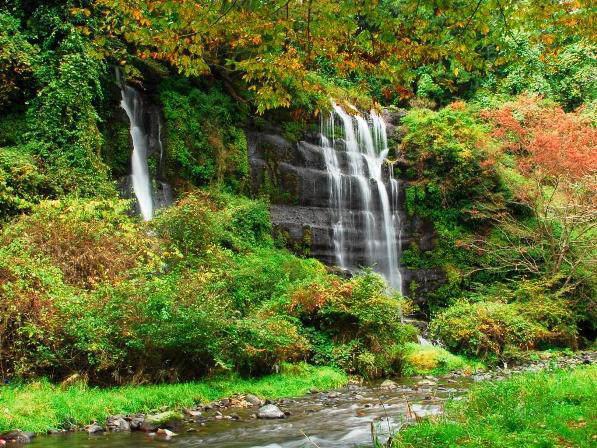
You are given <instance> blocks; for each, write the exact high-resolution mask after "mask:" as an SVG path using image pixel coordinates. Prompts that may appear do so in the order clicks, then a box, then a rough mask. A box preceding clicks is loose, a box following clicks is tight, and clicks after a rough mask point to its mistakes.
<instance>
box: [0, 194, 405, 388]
mask: <svg viewBox="0 0 597 448" xmlns="http://www.w3.org/2000/svg"><path fill="white" fill-rule="evenodd" d="M127 206H128V203H127V202H126V201H107V200H105V201H89V200H63V201H51V202H48V201H44V202H41V203H40V204H39V205H36V206H34V207H33V209H32V213H31V214H30V215H29V216H22V217H21V218H19V219H18V220H16V221H14V222H13V223H11V224H9V225H7V226H6V227H5V228H4V229H3V232H2V235H1V236H2V238H0V251H1V253H2V255H3V257H2V263H1V264H0V275H1V276H2V278H3V280H4V281H3V283H2V290H1V292H0V294H1V295H2V299H3V300H2V301H1V303H2V306H3V307H4V308H3V315H4V316H5V318H4V319H3V321H2V322H3V323H2V325H0V335H1V336H2V341H5V342H6V344H8V345H7V346H4V345H3V350H4V351H5V353H7V355H8V356H7V357H3V358H2V362H3V363H4V365H3V366H2V367H3V369H4V372H9V374H11V375H16V376H23V377H27V376H34V375H39V374H47V375H49V376H52V377H54V378H62V377H64V376H66V375H68V374H70V373H72V372H75V371H76V372H80V373H85V374H86V375H88V377H89V379H90V380H91V381H93V382H95V383H113V382H116V383H120V382H124V381H128V380H131V379H132V378H135V379H136V380H140V379H143V380H148V381H175V380H177V379H182V378H196V377H197V376H198V375H201V374H207V373H210V372H213V371H218V370H230V371H238V372H242V373H251V374H260V373H268V372H271V371H273V370H275V368H276V366H279V365H280V363H282V362H286V361H297V360H310V361H314V362H318V363H333V364H335V365H337V366H340V367H343V368H345V369H346V370H349V371H359V372H362V373H363V374H367V375H369V376H378V375H380V374H381V373H383V372H392V371H394V372H395V371H398V370H399V367H400V355H401V352H400V350H399V348H400V345H401V344H402V343H403V342H404V341H407V340H413V339H414V337H415V330H414V328H412V327H410V326H407V325H403V324H401V323H400V316H401V314H402V311H403V309H405V308H406V307H407V304H406V303H405V302H404V301H403V300H402V299H400V298H397V297H389V296H387V294H386V292H385V283H384V282H383V280H382V279H381V278H380V277H379V276H377V275H374V274H372V273H368V274H365V275H362V276H358V277H355V278H354V279H351V280H341V279H339V278H337V277H335V276H333V275H330V274H328V273H327V272H326V269H325V267H324V266H323V265H322V264H321V263H319V262H318V261H316V260H312V259H301V258H298V257H296V256H293V255H291V254H290V253H289V252H287V251H285V250H280V249H277V248H275V247H274V244H273V241H272V238H271V223H270V220H269V212H268V208H267V204H265V203H264V202H261V201H253V200H249V199H247V198H243V197H240V196H234V195H230V194H223V193H217V192H215V191H212V192H206V191H195V192H192V193H189V194H187V195H186V196H185V197H184V198H182V199H181V200H180V201H179V202H178V203H177V204H176V205H174V206H172V207H170V208H168V209H165V210H163V211H162V212H160V213H159V214H158V216H157V217H156V218H155V220H154V221H152V222H151V223H149V224H146V223H143V222H139V221H137V220H135V219H134V218H131V217H130V216H128V215H127V214H126V213H125V212H126V210H127ZM148 225H149V226H151V229H152V232H149V233H148V232H147V226H148ZM40 276H41V277H40ZM314 291H320V292H321V294H322V295H323V296H325V297H326V302H325V304H323V303H322V306H321V307H319V308H316V309H315V308H313V309H310V308H309V303H311V302H312V300H313V299H314V298H315V300H317V297H319V296H318V295H315V296H314V295H313V292H314ZM13 313H16V315H17V316H18V318H17V319H14V318H13V317H12V316H13Z"/></svg>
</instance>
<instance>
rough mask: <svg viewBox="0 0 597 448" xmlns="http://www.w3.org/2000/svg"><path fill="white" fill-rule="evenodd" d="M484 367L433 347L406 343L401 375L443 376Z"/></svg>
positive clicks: (479, 363)
mask: <svg viewBox="0 0 597 448" xmlns="http://www.w3.org/2000/svg"><path fill="white" fill-rule="evenodd" d="M484 367H485V366H484V365H483V364H482V363H481V362H479V361H475V360H471V359H467V358H465V357H463V356H458V355H453V354H452V353H450V352H449V351H447V350H446V349H444V348H441V347H437V346H435V345H421V344H415V343H408V344H406V346H405V352H404V361H403V367H402V374H403V375H404V376H412V375H444V374H446V373H450V372H456V371H463V372H466V373H473V372H475V371H477V370H478V369H481V368H484Z"/></svg>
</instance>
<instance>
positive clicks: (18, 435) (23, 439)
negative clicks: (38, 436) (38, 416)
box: [0, 429, 35, 443]
mask: <svg viewBox="0 0 597 448" xmlns="http://www.w3.org/2000/svg"><path fill="white" fill-rule="evenodd" d="M34 437H35V433H33V432H24V431H21V430H20V429H16V430H14V431H8V432H4V433H2V434H0V439H4V440H6V441H7V442H11V443H29V442H31V439H33V438H34Z"/></svg>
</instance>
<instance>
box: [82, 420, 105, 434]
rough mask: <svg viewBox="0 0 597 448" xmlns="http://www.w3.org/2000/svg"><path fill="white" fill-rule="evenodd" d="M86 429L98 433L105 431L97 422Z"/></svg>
mask: <svg viewBox="0 0 597 448" xmlns="http://www.w3.org/2000/svg"><path fill="white" fill-rule="evenodd" d="M85 431H87V433H88V434H98V433H100V432H104V428H102V427H101V426H100V425H98V424H97V423H92V424H91V425H89V426H87V427H86V428H85Z"/></svg>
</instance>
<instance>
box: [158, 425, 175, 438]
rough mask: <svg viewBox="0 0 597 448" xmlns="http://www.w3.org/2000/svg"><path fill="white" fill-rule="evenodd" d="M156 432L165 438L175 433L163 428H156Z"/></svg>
mask: <svg viewBox="0 0 597 448" xmlns="http://www.w3.org/2000/svg"><path fill="white" fill-rule="evenodd" d="M156 434H157V435H158V436H162V437H165V438H167V439H169V438H170V437H173V436H175V435H177V434H176V433H174V432H172V431H170V430H169V429H164V428H160V429H158V430H157V432H156Z"/></svg>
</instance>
